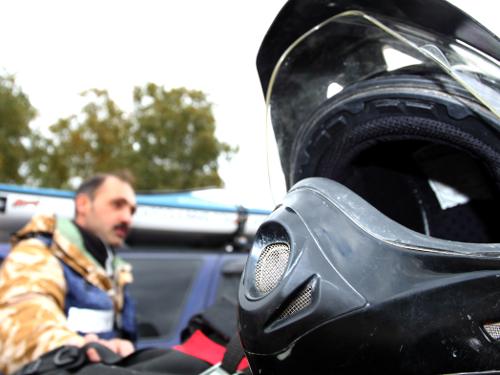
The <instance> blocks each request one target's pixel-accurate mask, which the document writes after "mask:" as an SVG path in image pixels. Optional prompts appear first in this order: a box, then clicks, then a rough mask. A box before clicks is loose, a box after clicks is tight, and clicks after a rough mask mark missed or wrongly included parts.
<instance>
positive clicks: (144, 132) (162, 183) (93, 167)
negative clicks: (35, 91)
mask: <svg viewBox="0 0 500 375" xmlns="http://www.w3.org/2000/svg"><path fill="white" fill-rule="evenodd" d="M84 95H85V96H86V97H88V98H89V102H88V104H87V105H86V106H85V107H84V108H83V109H82V113H81V114H80V115H75V116H71V117H68V118H65V119H61V120H59V121H58V122H57V123H56V124H54V125H52V126H51V127H50V132H51V134H52V137H50V138H44V137H42V136H40V135H38V136H33V141H32V149H31V155H32V157H31V159H30V163H29V165H30V168H29V169H30V171H31V178H32V180H33V182H34V183H35V184H37V185H42V186H47V187H49V186H50V187H64V188H69V187H74V186H72V178H74V177H80V178H86V177H88V176H90V175H92V174H94V173H96V172H100V171H113V170H123V169H128V170H129V171H130V172H132V174H133V175H134V176H135V179H136V187H137V188H138V189H148V190H151V189H175V190H178V189H189V188H196V187H207V186H221V185H222V180H221V178H220V176H219V174H218V159H219V157H220V156H226V157H230V156H231V154H232V153H233V152H235V151H236V150H235V149H232V148H231V147H229V145H227V144H225V143H221V142H219V141H218V140H217V139H216V138H215V133H214V132H215V120H214V117H213V114H212V105H211V103H209V102H208V101H207V99H206V96H205V94H203V93H202V92H200V91H193V90H187V89H185V88H179V89H173V90H170V91H166V90H165V89H164V88H163V87H162V86H158V85H155V84H148V85H146V86H144V87H137V88H135V90H134V111H133V112H132V114H130V115H129V116H126V115H125V114H124V112H123V111H122V110H120V109H119V108H118V106H117V105H116V103H115V102H114V101H113V100H111V98H110V97H109V95H108V93H107V92H106V91H100V90H90V91H88V92H86V93H84Z"/></svg>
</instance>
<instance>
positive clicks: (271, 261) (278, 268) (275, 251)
mask: <svg viewBox="0 0 500 375" xmlns="http://www.w3.org/2000/svg"><path fill="white" fill-rule="evenodd" d="M289 257H290V247H289V246H288V245H287V244H284V243H276V244H272V245H269V246H267V247H266V248H265V249H264V250H263V251H262V253H261V254H260V257H259V260H258V261H257V265H256V267H255V287H256V288H257V290H258V291H259V292H260V293H268V292H270V291H271V290H273V289H274V288H275V287H276V285H278V283H279V281H280V280H281V277H282V276H283V274H284V273H285V269H286V266H287V264H288V258H289Z"/></svg>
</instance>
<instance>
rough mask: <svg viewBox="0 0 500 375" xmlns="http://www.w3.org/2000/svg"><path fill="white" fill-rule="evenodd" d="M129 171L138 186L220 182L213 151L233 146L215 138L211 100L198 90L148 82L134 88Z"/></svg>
mask: <svg viewBox="0 0 500 375" xmlns="http://www.w3.org/2000/svg"><path fill="white" fill-rule="evenodd" d="M134 103H135V111H134V118H133V123H134V126H133V130H132V133H133V139H134V140H135V143H134V148H135V149H136V150H137V152H136V154H135V157H137V159H136V160H135V161H134V164H133V165H134V166H136V167H137V169H136V170H134V174H135V175H136V176H137V177H138V179H137V180H138V187H139V188H147V187H151V186H153V187H155V188H172V189H188V188H195V187H206V186H221V185H222V180H221V178H220V176H219V174H218V159H219V155H221V154H222V155H226V156H228V155H230V154H231V153H233V152H235V150H234V149H231V148H230V147H229V146H228V145H227V144H225V143H221V142H219V141H218V140H217V139H216V138H215V134H214V132H215V120H214V117H213V114H212V105H211V103H209V102H208V101H207V99H206V96H205V94H203V93H202V92H201V91H193V90H187V89H185V88H178V89H173V90H170V91H166V90H165V89H164V88H163V87H161V86H157V85H155V84H148V85H146V86H145V87H142V88H136V89H135V91H134Z"/></svg>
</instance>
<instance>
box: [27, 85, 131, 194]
mask: <svg viewBox="0 0 500 375" xmlns="http://www.w3.org/2000/svg"><path fill="white" fill-rule="evenodd" d="M82 95H84V96H85V97H87V98H89V102H88V104H86V105H85V106H84V108H83V109H82V113H81V114H80V115H78V116H77V115H73V116H70V117H68V118H64V119H60V120H59V121H58V122H57V123H55V124H53V125H52V126H50V127H49V130H50V132H51V134H52V136H51V137H50V138H44V137H40V136H38V137H36V139H35V141H34V142H33V148H32V151H31V155H32V158H31V160H30V171H31V178H32V179H33V183H34V184H35V185H41V186H46V187H57V188H72V187H74V186H72V183H71V182H72V178H75V177H80V178H86V177H89V176H91V175H92V174H94V173H96V172H99V171H113V170H119V169H125V168H126V167H128V166H129V163H130V159H131V150H132V147H131V145H132V138H131V133H130V130H131V123H130V121H129V120H128V119H127V118H126V117H125V115H124V113H123V112H122V111H121V110H120V109H119V108H118V106H117V105H116V103H115V102H114V101H113V100H111V99H110V97H109V95H108V93H107V92H106V91H103V90H89V91H87V92H85V93H83V94H82Z"/></svg>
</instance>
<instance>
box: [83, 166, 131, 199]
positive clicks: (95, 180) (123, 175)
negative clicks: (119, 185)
mask: <svg viewBox="0 0 500 375" xmlns="http://www.w3.org/2000/svg"><path fill="white" fill-rule="evenodd" d="M108 177H115V178H117V179H119V180H121V181H123V182H126V183H128V184H129V185H130V186H132V187H133V186H134V179H133V176H132V174H131V173H130V172H128V171H121V172H113V173H98V174H96V175H94V176H92V177H90V178H88V179H87V180H85V181H83V182H82V183H81V185H80V186H79V187H78V189H77V190H76V192H75V197H76V196H78V195H80V194H85V195H88V196H89V197H90V198H91V199H94V197H95V192H96V190H97V189H99V187H100V186H101V185H102V184H103V183H104V181H105V180H106V179H107V178H108Z"/></svg>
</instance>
